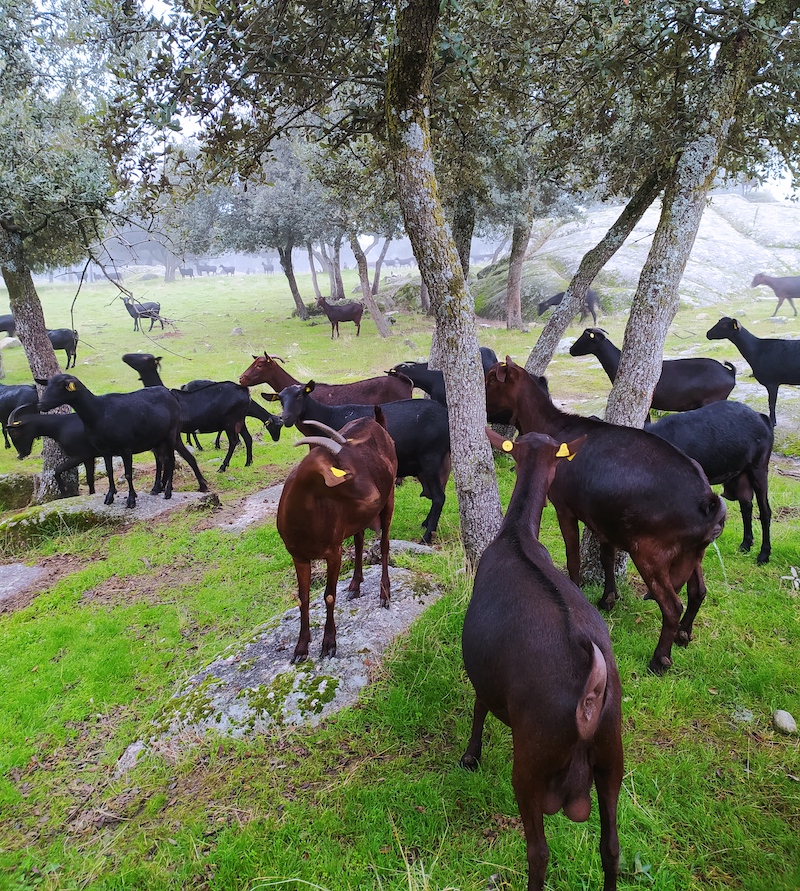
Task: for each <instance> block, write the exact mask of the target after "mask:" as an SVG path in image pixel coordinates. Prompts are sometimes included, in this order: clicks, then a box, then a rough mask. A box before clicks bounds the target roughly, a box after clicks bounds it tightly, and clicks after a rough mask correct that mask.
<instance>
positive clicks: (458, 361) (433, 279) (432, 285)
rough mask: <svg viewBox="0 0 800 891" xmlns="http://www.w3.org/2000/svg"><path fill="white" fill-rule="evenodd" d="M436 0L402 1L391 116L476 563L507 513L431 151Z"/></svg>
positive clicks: (469, 550) (470, 320) (463, 518)
mask: <svg viewBox="0 0 800 891" xmlns="http://www.w3.org/2000/svg"><path fill="white" fill-rule="evenodd" d="M438 18H439V0H408V2H403V3H400V4H398V7H397V19H396V22H397V37H396V40H395V41H394V43H393V45H392V51H391V53H390V57H389V70H388V78H387V97H386V120H387V129H388V134H389V145H390V149H391V153H392V160H393V164H394V170H395V178H396V180H397V193H398V197H399V200H400V206H401V209H402V212H403V219H404V221H405V226H406V231H407V232H408V236H409V238H410V240H411V243H412V245H413V248H414V256H415V257H416V259H417V263H418V264H419V267H420V273H421V275H422V279H423V281H424V282H425V284H426V285H427V288H428V293H429V295H430V300H431V306H432V308H433V310H434V314H435V317H436V334H437V340H438V344H439V350H440V354H441V363H440V367H441V369H442V372H443V374H444V381H445V388H446V391H447V401H448V407H449V413H450V438H451V454H452V464H453V476H454V479H455V486H456V494H457V496H458V507H459V517H460V522H461V537H462V542H463V545H464V550H465V553H466V557H467V560H468V561H469V562H470V563H472V564H474V563H476V562H477V560H478V558H479V557H480V555H481V554H482V553H483V551H484V549H485V548H486V546H487V545H488V544H489V543H490V542H491V541H492V539H493V538H494V536H495V535H496V533H497V530H498V528H499V526H500V521H501V518H502V514H501V511H500V498H499V494H498V491H497V478H496V476H495V472H494V460H493V457H492V452H491V448H490V446H489V441H488V439H487V438H486V435H485V433H484V426H485V424H486V394H485V391H484V385H483V370H482V367H481V363H480V353H479V351H478V338H477V334H476V329H475V316H474V311H473V309H474V308H473V304H472V298H471V295H470V293H469V291H468V289H467V285H466V281H465V279H464V273H463V270H462V267H461V262H460V259H459V256H458V252H457V251H456V247H455V244H454V242H453V239H452V237H451V236H450V234H449V232H448V230H447V227H446V225H445V221H444V215H443V213H442V207H441V203H440V201H439V196H438V190H437V183H436V175H435V171H434V164H433V153H432V150H431V140H430V125H429V97H430V86H431V61H432V55H433V39H434V34H435V31H436V26H437V22H438Z"/></svg>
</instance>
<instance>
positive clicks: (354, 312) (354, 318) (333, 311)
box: [317, 297, 364, 340]
mask: <svg viewBox="0 0 800 891" xmlns="http://www.w3.org/2000/svg"><path fill="white" fill-rule="evenodd" d="M317 306H318V307H319V308H320V309H321V310H322V311H323V312H324V313H325V315H326V316H327V317H328V321H329V322H330V323H331V340H333V332H334V331H335V332H336V336H337V337H338V336H339V322H355V326H356V337H358V335H359V334H361V316H362V315H363V314H364V304H363V303H339V304H332V303H328V301H327V300H326V299H325V298H324V297H320V298H319V300H317Z"/></svg>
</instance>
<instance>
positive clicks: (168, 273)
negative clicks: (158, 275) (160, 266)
mask: <svg viewBox="0 0 800 891" xmlns="http://www.w3.org/2000/svg"><path fill="white" fill-rule="evenodd" d="M165 254H166V255H165V257H164V281H165V282H167V283H169V282H174V281H175V273H176V272H177V269H178V266H179V262H178V260H177V258H176V257H173V255H172V254H170V253H169V251H166V252H165Z"/></svg>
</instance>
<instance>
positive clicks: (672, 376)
mask: <svg viewBox="0 0 800 891" xmlns="http://www.w3.org/2000/svg"><path fill="white" fill-rule="evenodd" d="M590 353H591V354H592V355H594V356H597V358H598V359H599V360H600V364H601V365H602V366H603V370H604V371H605V373H606V374H607V375H608V378H609V380H610V381H611V383H614V380H615V378H616V376H617V369H618V368H619V359H620V355H621V352H620V350H619V349H618V348H617V347H615V346H614V344H613V343H611V341H610V340H609V339H608V337H606V333H605V331H603V329H602V328H586V329H585V331H584V332H583V334H581V336H580V337H579V338H578V339H577V340H576V341H575V343H573V344H572V346H571V347H570V348H569V354H570V356H588V355H589V354H590ZM735 383H736V369H735V368H734V366H733V365H731V363H730V362H725V363H724V364H723V363H722V362H717V360H716V359H705V358H696V359H666V360H664V362H662V363H661V377H660V378H659V379H658V383H657V384H656V387H655V390H653V400H652V402H651V404H650V407H651V408H654V409H657V410H658V411H692V409H695V408H700V407H701V406H703V405H709V404H711V403H712V402H720V401H721V400H723V399H727V398H728V395H729V394H730V392H731V390H732V389H733V387H734V384H735Z"/></svg>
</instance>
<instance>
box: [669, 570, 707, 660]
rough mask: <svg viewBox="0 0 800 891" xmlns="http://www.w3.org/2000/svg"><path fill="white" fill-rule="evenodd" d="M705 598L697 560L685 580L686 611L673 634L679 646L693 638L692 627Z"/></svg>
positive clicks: (685, 645) (684, 645) (687, 643)
mask: <svg viewBox="0 0 800 891" xmlns="http://www.w3.org/2000/svg"><path fill="white" fill-rule="evenodd" d="M701 559H702V558H701ZM705 599H706V583H705V579H704V578H703V567H702V564H701V561H700V560H698V561H697V565H696V566H695V568H694V569H693V570H692V574H691V575H690V576H689V580H688V581H687V582H686V600H687V602H686V611H685V612H684V614H683V616H682V618H681V622H680V625H679V626H678V633H677V634H676V635H675V643H676V644H678V646H680V647H687V646H688V645H689V641H690V640H692V639H693V637H694V635H693V634H692V628H693V627H694V620H695V618H696V617H697V613H698V611H699V609H700V607H701V605H702V603H703V601H704V600H705Z"/></svg>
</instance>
